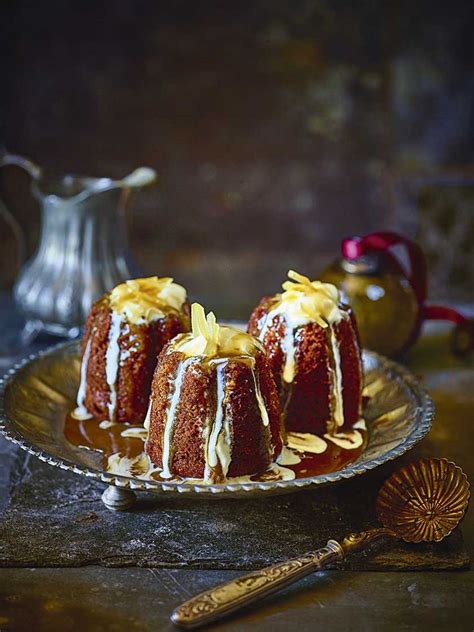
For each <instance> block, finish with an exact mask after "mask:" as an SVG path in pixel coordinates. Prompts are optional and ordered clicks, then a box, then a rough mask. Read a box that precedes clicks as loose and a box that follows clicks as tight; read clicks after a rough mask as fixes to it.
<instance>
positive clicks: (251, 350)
mask: <svg viewBox="0 0 474 632" xmlns="http://www.w3.org/2000/svg"><path fill="white" fill-rule="evenodd" d="M145 426H147V427H148V429H149V431H148V439H147V453H148V455H149V457H150V460H151V461H152V463H153V464H154V465H156V466H158V467H160V468H162V473H161V477H162V478H172V477H173V476H180V477H192V478H203V479H204V480H205V481H206V482H223V481H225V480H226V479H227V478H228V477H236V476H244V475H252V474H255V473H259V472H264V471H265V470H266V469H267V468H268V467H269V466H270V465H271V463H272V461H273V460H274V459H275V458H276V457H277V456H278V455H279V453H280V451H281V448H282V443H281V438H280V411H279V403H278V394H277V391H276V388H275V384H274V381H273V377H272V374H271V370H270V367H269V364H268V361H267V358H266V355H265V352H264V349H263V346H262V345H261V343H260V342H259V341H258V340H257V339H256V338H254V337H253V336H250V335H248V334H246V333H244V332H242V331H239V330H237V329H234V328H232V327H225V326H219V325H218V324H217V323H216V319H215V317H214V314H212V313H210V314H208V316H207V318H206V317H205V314H204V310H203V308H202V307H201V306H200V305H197V304H194V305H193V307H192V332H191V333H189V334H182V335H179V336H177V337H176V338H175V339H174V340H172V341H171V342H170V343H169V344H168V345H167V346H166V347H165V348H164V349H163V351H162V353H161V354H160V357H159V360H158V364H157V366H156V369H155V375H154V378H153V385H152V391H151V399H150V407H149V412H148V415H147V420H146V422H145Z"/></svg>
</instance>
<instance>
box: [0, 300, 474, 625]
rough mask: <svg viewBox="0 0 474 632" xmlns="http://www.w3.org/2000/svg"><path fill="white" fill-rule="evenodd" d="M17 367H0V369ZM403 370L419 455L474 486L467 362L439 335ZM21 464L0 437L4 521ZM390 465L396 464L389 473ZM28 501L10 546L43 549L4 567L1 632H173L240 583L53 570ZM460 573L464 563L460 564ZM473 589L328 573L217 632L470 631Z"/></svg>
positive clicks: (10, 315) (472, 585) (0, 572)
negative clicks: (426, 426)
mask: <svg viewBox="0 0 474 632" xmlns="http://www.w3.org/2000/svg"><path fill="white" fill-rule="evenodd" d="M0 298H3V299H5V297H0ZM15 321H16V316H15V314H14V312H13V311H12V309H11V304H10V302H9V301H7V300H1V301H0V323H2V325H4V326H5V325H8V323H12V322H15ZM46 344H48V341H47V340H40V341H38V342H36V343H35V345H34V348H39V347H40V346H42V345H46ZM31 350H33V348H32V349H29V351H31ZM15 360H16V359H15V358H0V371H2V372H3V371H4V370H6V369H7V368H8V366H9V365H11V364H12V363H13V362H14V361H15ZM404 361H405V362H406V364H407V365H408V366H409V367H410V369H411V370H412V371H413V372H414V373H415V374H417V375H418V376H419V377H420V378H421V379H422V381H423V382H424V384H425V386H426V387H427V388H428V390H429V391H430V393H431V395H432V396H433V398H434V400H435V404H436V407H437V413H436V420H435V423H434V426H433V430H432V431H431V433H430V435H429V436H428V437H427V438H426V439H425V440H424V441H423V442H422V443H421V445H420V446H419V447H418V448H416V450H415V452H416V454H418V455H419V454H422V455H425V456H426V455H430V456H445V457H447V458H449V459H451V460H454V461H455V462H456V463H457V464H458V465H460V466H461V467H462V468H463V469H464V470H465V471H466V473H467V475H468V477H469V478H470V480H474V461H473V459H472V451H473V450H474V439H473V433H472V431H471V424H472V418H473V413H474V388H473V387H474V362H473V361H472V359H471V360H468V361H465V362H460V361H458V360H455V359H454V358H453V357H451V356H450V354H449V352H448V345H447V333H446V332H445V331H444V330H442V329H431V330H426V332H425V334H424V336H423V339H422V340H421V341H420V342H419V344H418V345H417V347H416V348H415V349H413V350H412V351H411V352H410V353H409V355H408V356H407V357H406V358H405V359H404ZM415 452H413V453H412V455H413V456H415ZM22 458H23V455H20V454H18V452H17V450H16V448H15V447H14V446H12V445H10V444H9V443H8V442H6V441H4V440H3V439H0V520H3V517H4V516H7V515H8V512H10V513H11V511H14V510H15V503H16V502H18V501H17V499H15V498H12V495H11V494H10V493H9V490H10V489H12V488H14V487H15V485H13V486H12V480H11V478H12V476H22V470H21V467H24V468H25V470H26V469H27V468H29V467H30V466H31V464H28V462H25V461H24V460H23V461H22V460H21V459H22ZM19 460H20V461H19ZM19 462H20V467H18V465H19ZM33 467H36V464H35V465H33ZM396 467H397V463H395V464H393V468H396ZM16 482H17V481H13V483H16ZM86 483H87V482H86ZM66 484H67V482H65V485H66ZM30 491H31V490H30ZM35 503H36V509H37V511H36V512H32V513H31V517H30V520H31V523H32V526H31V528H30V529H29V531H28V534H29V535H28V537H29V538H30V541H29V542H26V541H25V542H22V541H21V534H20V533H18V538H17V540H16V541H17V542H21V544H22V547H21V548H22V549H23V548H24V550H25V551H27V550H28V551H30V553H31V551H33V552H34V551H35V546H34V544H35V541H36V542H42V547H43V548H42V549H36V550H37V552H38V553H37V555H36V557H35V555H30V557H28V555H26V557H25V558H24V560H23V561H22V560H21V559H19V560H18V561H17V562H16V563H15V562H12V563H11V564H10V565H8V567H5V568H1V569H0V631H1V632H3V631H4V630H5V631H7V630H15V631H17V630H35V631H39V632H41V631H43V630H48V631H50V630H53V631H54V630H61V631H63V630H111V631H112V630H113V631H122V630H171V629H173V626H172V625H171V624H170V623H169V619H168V617H169V614H170V612H171V611H172V609H173V608H174V607H175V606H176V605H178V604H179V603H180V602H181V601H183V600H184V599H186V598H188V597H189V596H191V595H193V594H195V593H196V592H199V591H200V590H203V589H205V588H208V587H211V586H213V585H215V584H216V583H219V582H221V581H224V580H225V579H230V578H231V577H235V576H237V575H238V574H239V571H237V570H227V569H221V568H206V569H203V568H198V569H197V568H193V567H192V566H186V567H183V568H176V565H175V564H169V566H166V565H160V566H159V567H157V568H137V567H135V566H133V567H132V566H130V567H123V565H122V564H121V566H122V567H121V568H104V567H103V566H98V565H97V563H98V562H97V561H94V555H95V553H94V555H91V556H90V558H89V559H88V558H87V557H86V561H85V562H84V563H85V564H86V565H85V566H78V565H74V567H67V568H64V567H63V568H60V567H58V566H64V564H58V563H56V562H55V561H54V559H53V561H51V555H50V554H49V551H54V550H55V549H58V548H59V549H61V547H62V549H64V548H67V547H64V543H65V542H67V541H68V532H67V525H66V527H65V525H64V524H61V526H60V529H59V530H58V531H57V533H56V534H54V535H52V534H51V533H50V532H49V531H47V528H49V527H50V525H49V526H48V524H47V522H48V521H47V516H48V512H47V507H42V506H41V505H42V501H41V498H36V499H35ZM44 503H47V498H45V499H44ZM176 509H177V508H174V510H176ZM178 509H179V508H178ZM85 513H87V511H86V512H85ZM472 514H473V512H472V510H471V511H469V512H468V514H467V516H466V518H465V521H464V523H463V535H464V540H465V544H464V545H463V551H464V553H465V551H466V549H467V552H468V554H470V556H471V557H472V553H473V552H474V521H473V517H472ZM23 520H24V516H23ZM91 520H92V519H91ZM4 524H5V522H4ZM93 524H94V523H93V522H91V532H94V528H93ZM8 525H9V533H4V534H3V536H2V537H3V538H4V540H7V539H9V540H10V541H11V542H15V533H12V532H13V531H14V530H15V522H14V521H10V522H8ZM171 527H172V525H171ZM45 535H47V537H46V538H45V537H44V536H45ZM125 535H126V534H125ZM335 535H340V534H335ZM122 536H123V534H122ZM190 537H191V536H190ZM279 546H281V541H280V542H279ZM464 547H466V548H464ZM92 548H93V547H92ZM457 550H458V552H459V550H460V549H457ZM280 554H281V552H280ZM20 558H21V556H20ZM48 559H49V560H50V562H49V563H48ZM165 559H166V558H165ZM262 559H263V558H262ZM128 563H129V564H131V562H130V561H129V562H128ZM466 565H467V564H466V563H465V561H464V563H462V564H460V565H459V566H461V567H463V568H466ZM362 567H363V566H362ZM236 568H237V566H236ZM349 568H354V567H349ZM355 568H361V566H357V565H356V566H355ZM473 589H474V572H473V571H470V570H457V571H445V570H438V571H437V572H432V571H419V572H413V571H405V570H398V571H391V572H387V571H385V570H383V571H380V570H379V571H376V572H373V571H367V570H365V571H360V570H332V571H327V572H324V573H318V574H315V575H313V576H311V577H308V578H306V579H305V580H302V581H301V582H299V583H298V584H296V585H294V586H292V587H291V588H289V589H287V590H285V591H282V592H281V593H279V594H277V595H276V596H274V597H271V598H269V599H267V600H265V601H264V602H262V604H261V605H260V607H258V608H255V607H254V608H252V609H248V610H246V611H245V612H244V613H242V614H241V615H240V616H234V617H233V618H232V619H228V620H227V621H225V622H222V623H221V624H219V625H217V626H214V627H213V629H216V630H229V631H234V630H248V629H257V630H272V632H273V631H274V630H295V629H301V630H315V629H327V630H347V629H349V628H350V629H351V630H381V629H384V630H392V629H398V630H399V629H402V630H428V629H429V630H448V629H449V630H456V631H457V630H460V631H462V630H466V631H467V630H473V629H474V609H473V607H472V595H473V594H474V593H473Z"/></svg>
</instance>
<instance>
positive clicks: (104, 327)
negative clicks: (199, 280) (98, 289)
mask: <svg viewBox="0 0 474 632" xmlns="http://www.w3.org/2000/svg"><path fill="white" fill-rule="evenodd" d="M184 331H189V305H188V304H187V303H186V290H185V289H184V288H183V287H181V285H177V284H176V283H173V279H170V278H158V277H156V276H155V277H149V278H146V279H134V280H132V281H126V282H125V283H121V284H120V285H117V287H115V288H114V289H113V290H112V291H111V292H108V293H107V294H104V296H102V298H100V299H99V300H98V301H97V302H96V303H95V304H94V305H93V306H92V309H91V311H90V314H89V317H88V319H87V323H86V330H85V336H84V341H83V345H82V362H81V382H80V386H79V391H78V394H77V408H76V410H75V411H74V413H73V415H74V416H75V417H76V418H82V419H86V418H88V417H95V418H96V419H98V420H108V421H111V422H130V423H143V421H144V418H145V416H146V412H147V409H148V400H149V397H150V388H151V381H152V379H153V371H154V369H155V366H156V362H157V357H158V354H159V352H160V351H161V349H162V348H163V346H164V345H165V344H166V343H167V342H169V341H170V340H171V339H172V338H174V336H176V335H177V334H179V333H181V332H184Z"/></svg>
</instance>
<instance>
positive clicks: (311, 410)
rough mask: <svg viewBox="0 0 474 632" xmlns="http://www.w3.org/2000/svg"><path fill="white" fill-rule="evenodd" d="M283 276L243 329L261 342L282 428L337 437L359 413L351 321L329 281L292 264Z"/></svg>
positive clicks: (358, 365) (358, 381) (359, 387)
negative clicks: (279, 285)
mask: <svg viewBox="0 0 474 632" xmlns="http://www.w3.org/2000/svg"><path fill="white" fill-rule="evenodd" d="M288 277H289V279H290V280H289V281H286V282H285V283H283V290H284V291H283V292H282V293H281V294H277V295H275V296H271V297H265V298H263V299H262V301H261V302H260V304H259V305H258V306H257V307H256V308H255V310H254V311H253V313H252V315H251V317H250V320H249V324H248V332H249V333H250V334H252V335H254V336H257V337H258V338H259V339H260V340H261V342H262V343H263V346H264V347H265V350H266V353H267V357H268V359H269V362H270V366H271V368H272V371H273V375H274V378H275V382H276V385H277V388H278V390H279V394H280V402H281V408H282V414H283V421H284V426H285V430H286V431H287V432H298V433H312V434H315V435H325V434H327V435H329V436H333V437H337V435H338V434H340V433H341V432H343V431H347V430H350V429H351V428H353V426H354V425H355V424H356V423H357V421H358V420H359V418H360V415H361V399H362V398H361V391H362V365H361V353H360V347H359V341H358V336H357V328H356V323H355V320H354V317H353V315H352V312H351V311H350V309H349V307H347V306H345V305H343V304H341V302H340V297H339V292H338V290H337V288H336V287H335V286H334V285H331V284H329V283H321V282H319V281H310V279H308V278H307V277H305V276H303V275H301V274H298V273H296V272H294V271H292V270H290V271H289V273H288Z"/></svg>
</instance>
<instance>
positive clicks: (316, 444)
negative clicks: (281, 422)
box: [286, 432, 328, 454]
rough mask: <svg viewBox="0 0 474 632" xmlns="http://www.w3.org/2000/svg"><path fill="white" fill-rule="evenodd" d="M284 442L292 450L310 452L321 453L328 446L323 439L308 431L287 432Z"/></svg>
mask: <svg viewBox="0 0 474 632" xmlns="http://www.w3.org/2000/svg"><path fill="white" fill-rule="evenodd" d="M286 442H287V446H288V447H289V448H290V449H292V450H298V452H310V453H311V454H322V453H323V452H325V451H326V450H327V447H328V445H327V443H326V441H324V439H322V438H321V437H318V435H315V434H311V433H309V432H288V434H287V435H286Z"/></svg>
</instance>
